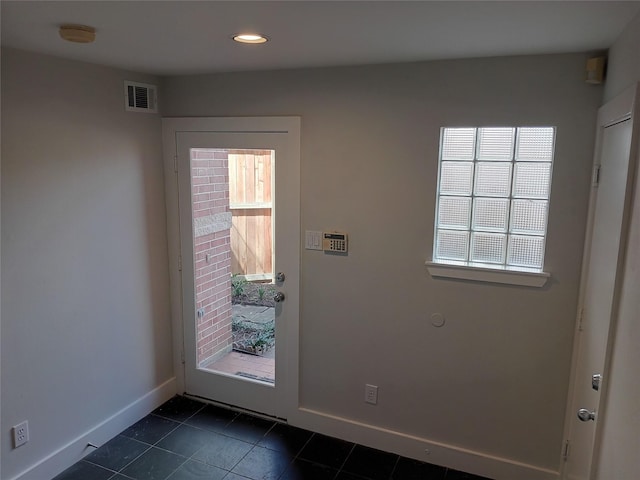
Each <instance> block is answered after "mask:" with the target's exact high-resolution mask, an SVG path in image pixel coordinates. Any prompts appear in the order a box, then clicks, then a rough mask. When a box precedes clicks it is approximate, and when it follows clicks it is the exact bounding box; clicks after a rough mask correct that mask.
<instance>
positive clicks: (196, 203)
mask: <svg viewBox="0 0 640 480" xmlns="http://www.w3.org/2000/svg"><path fill="white" fill-rule="evenodd" d="M191 175H192V178H191V185H192V200H193V221H194V255H195V290H196V309H197V312H198V315H197V322H196V350H197V363H198V366H202V365H203V364H207V363H209V362H210V361H212V360H215V359H216V358H217V357H219V356H222V355H224V354H225V353H227V352H230V351H231V347H232V337H231V308H232V307H231V230H230V228H231V213H230V210H229V173H228V154H227V152H226V151H222V150H194V151H192V154H191Z"/></svg>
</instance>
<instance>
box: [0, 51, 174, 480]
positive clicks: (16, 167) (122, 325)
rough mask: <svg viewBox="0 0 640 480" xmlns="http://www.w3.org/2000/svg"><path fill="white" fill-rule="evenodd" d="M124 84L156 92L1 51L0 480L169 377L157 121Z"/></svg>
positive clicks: (96, 71)
mask: <svg viewBox="0 0 640 480" xmlns="http://www.w3.org/2000/svg"><path fill="white" fill-rule="evenodd" d="M125 79H127V80H140V81H143V80H144V81H150V82H156V81H157V79H156V78H153V77H147V76H140V75H137V74H131V73H126V72H122V71H118V70H113V69H109V68H104V67H98V66H93V65H88V64H83V63H78V62H72V61H66V60H60V59H56V58H52V57H48V56H42V55H36V54H31V53H25V52H20V51H16V50H6V49H4V50H3V51H2V287H3V288H2V313H3V316H2V320H3V321H2V426H3V432H2V436H1V441H0V444H1V447H0V448H1V455H2V469H3V472H2V475H3V477H2V478H7V479H8V478H12V477H13V476H14V475H16V474H18V473H20V472H21V471H23V470H25V469H27V468H28V467H30V466H32V465H33V464H34V463H37V462H39V461H41V460H42V459H44V458H45V457H46V456H48V455H50V454H52V453H53V452H55V451H56V450H57V449H59V448H62V447H64V446H65V445H67V444H68V443H69V442H72V441H73V440H74V439H75V438H76V437H78V436H79V435H81V434H83V433H85V432H86V431H87V430H89V429H91V428H93V427H95V426H96V425H98V424H100V423H101V422H103V421H105V420H106V419H108V418H109V417H110V416H112V415H115V414H116V413H117V412H118V411H119V410H120V409H123V408H125V407H126V406H127V405H129V404H131V403H132V402H134V401H136V400H138V399H139V398H140V397H142V396H143V395H145V394H147V393H148V392H150V391H151V390H153V389H154V388H155V387H157V386H158V385H160V384H161V383H162V382H165V381H166V380H167V379H170V378H171V377H172V376H173V367H172V365H171V343H170V342H171V338H170V335H171V333H170V319H169V317H170V313H169V305H168V300H167V299H168V284H169V280H168V261H167V243H166V220H165V202H164V183H163V174H162V152H161V126H160V118H159V116H158V115H148V114H137V113H126V112H125V111H124V101H123V88H124V87H123V81H124V80H125ZM25 419H28V420H29V425H30V431H31V440H30V442H29V443H28V444H26V445H25V446H23V447H20V448H18V449H15V450H13V449H12V448H11V447H12V446H11V443H10V435H9V434H8V432H9V428H10V427H11V426H12V425H15V424H16V423H18V422H20V421H22V420H25ZM85 453H86V452H85Z"/></svg>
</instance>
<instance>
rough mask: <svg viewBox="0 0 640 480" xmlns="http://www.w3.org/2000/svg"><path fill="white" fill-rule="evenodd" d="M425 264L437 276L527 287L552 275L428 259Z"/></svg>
mask: <svg viewBox="0 0 640 480" xmlns="http://www.w3.org/2000/svg"><path fill="white" fill-rule="evenodd" d="M425 265H426V266H427V270H429V274H430V275H431V276H432V277H435V278H456V279H458V280H471V281H474V282H487V283H502V284H506V285H521V286H525V287H537V288H540V287H543V286H544V285H545V284H546V283H547V280H549V277H550V276H551V275H550V274H549V273H547V272H526V271H520V270H506V269H501V268H491V267H484V266H470V265H463V264H455V263H443V262H432V261H427V262H425Z"/></svg>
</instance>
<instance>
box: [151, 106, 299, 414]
mask: <svg viewBox="0 0 640 480" xmlns="http://www.w3.org/2000/svg"><path fill="white" fill-rule="evenodd" d="M300 122H301V120H300V117H172V118H163V119H162V142H163V159H164V174H165V175H164V176H165V203H166V210H167V236H168V253H169V280H170V300H171V324H172V336H173V338H172V344H173V365H174V373H175V378H176V387H177V391H178V392H179V393H184V392H185V391H186V388H185V386H186V382H185V368H186V364H185V343H184V341H185V338H184V327H185V318H184V316H183V307H184V299H183V293H182V292H183V285H182V271H181V266H180V261H181V260H180V255H181V251H182V245H181V237H180V206H179V196H178V181H179V180H178V163H177V162H178V158H177V154H176V149H177V134H178V133H179V132H206V133H286V134H288V137H289V140H290V142H291V149H292V151H293V152H295V156H296V158H295V160H294V161H293V162H292V163H291V165H289V168H288V169H287V171H286V179H285V181H286V183H287V193H288V194H289V195H290V198H291V199H292V201H291V204H288V206H287V209H288V210H289V212H290V213H289V219H288V221H289V222H291V223H292V231H293V230H294V229H295V232H296V235H294V236H293V238H287V240H286V241H287V243H288V245H286V246H284V248H294V249H296V251H297V252H298V253H297V255H296V256H295V261H296V264H297V268H296V269H295V270H296V271H290V272H287V280H286V291H287V293H288V295H287V300H286V301H287V313H288V323H287V328H286V335H287V346H288V348H287V350H288V351H287V360H288V365H287V368H286V370H285V371H284V372H279V373H278V375H279V376H282V377H284V382H283V383H284V384H285V388H286V390H285V392H284V398H285V399H286V400H285V401H284V405H282V406H281V407H282V408H281V409H280V411H281V412H284V413H283V414H281V415H280V416H282V415H284V418H287V417H289V416H293V415H294V414H295V412H296V411H297V409H298V405H299V401H298V396H299V393H298V392H299V331H300V325H299V322H300V299H299V298H300V268H299V265H300V245H301V240H300V131H301V129H300ZM276 168H277V167H276Z"/></svg>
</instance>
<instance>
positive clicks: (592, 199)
mask: <svg viewBox="0 0 640 480" xmlns="http://www.w3.org/2000/svg"><path fill="white" fill-rule="evenodd" d="M639 94H640V83H639V84H637V85H633V86H631V87H629V88H628V89H627V90H625V91H624V92H622V93H621V94H619V95H618V96H616V97H615V98H613V99H612V100H610V101H609V102H607V103H606V104H604V105H603V106H601V107H600V108H599V109H598V116H597V125H596V141H595V148H594V157H593V175H594V176H593V177H592V181H591V193H590V195H589V209H588V214H587V215H588V216H587V226H586V229H585V243H584V251H583V256H582V271H581V274H580V289H579V293H578V305H577V307H578V308H577V310H576V320H575V329H574V340H573V352H572V358H571V374H570V377H569V391H568V395H567V404H566V413H565V422H564V433H563V442H562V450H561V465H560V478H561V479H566V478H567V475H568V470H567V465H568V462H567V458H568V457H569V456H570V455H571V439H572V435H573V430H574V426H575V425H576V424H577V423H576V422H578V420H577V419H576V418H577V417H576V412H575V400H576V395H577V389H576V384H577V382H578V380H579V379H578V378H577V374H578V363H579V360H580V350H581V348H580V347H581V340H582V336H581V333H582V332H581V326H582V325H581V317H582V309H583V305H584V302H585V288H586V284H587V279H588V276H589V258H590V256H591V246H592V237H593V230H594V220H595V213H596V200H597V195H598V188H597V185H596V184H595V183H594V182H595V175H596V174H597V173H596V169H597V167H598V166H599V165H600V162H601V156H602V147H603V136H604V132H605V129H606V128H607V127H610V126H613V125H615V124H617V123H620V122H623V121H625V120H630V121H632V122H633V123H632V135H631V148H630V158H629V170H628V177H627V195H626V198H625V202H624V210H623V215H622V226H621V242H620V252H621V254H620V255H619V257H618V265H617V273H616V284H615V286H614V293H613V305H612V312H611V319H610V323H609V333H608V338H607V339H606V354H605V362H604V368H603V371H602V372H601V374H602V376H603V380H602V383H601V386H600V391H601V393H600V400H599V405H598V412H597V422H595V425H594V428H595V431H594V443H593V450H592V452H591V465H590V474H589V478H593V476H594V473H595V472H596V471H597V458H598V452H599V448H600V443H601V432H602V424H603V423H604V422H605V421H606V402H607V391H608V382H607V379H608V377H609V367H610V364H611V357H612V350H613V346H614V345H613V340H614V333H615V330H616V324H617V316H618V310H619V297H620V291H621V283H620V280H621V278H622V271H621V270H622V268H623V265H624V260H625V257H626V253H627V237H628V231H629V225H630V217H631V212H630V207H631V204H632V198H633V195H634V192H633V183H634V181H635V171H636V168H638V166H637V160H636V157H637V154H638V143H639V136H640V121H638V118H640V98H639ZM635 194H636V195H637V194H640V192H636V193H635Z"/></svg>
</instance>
